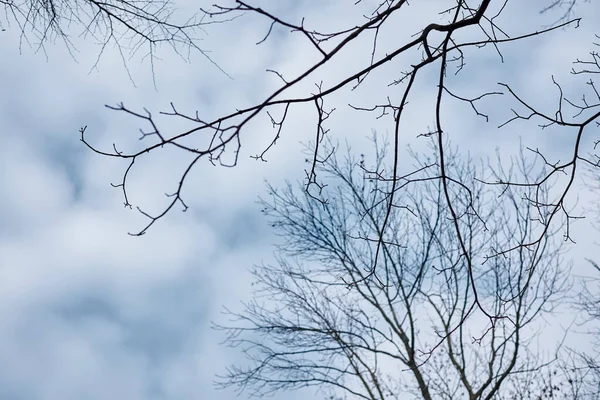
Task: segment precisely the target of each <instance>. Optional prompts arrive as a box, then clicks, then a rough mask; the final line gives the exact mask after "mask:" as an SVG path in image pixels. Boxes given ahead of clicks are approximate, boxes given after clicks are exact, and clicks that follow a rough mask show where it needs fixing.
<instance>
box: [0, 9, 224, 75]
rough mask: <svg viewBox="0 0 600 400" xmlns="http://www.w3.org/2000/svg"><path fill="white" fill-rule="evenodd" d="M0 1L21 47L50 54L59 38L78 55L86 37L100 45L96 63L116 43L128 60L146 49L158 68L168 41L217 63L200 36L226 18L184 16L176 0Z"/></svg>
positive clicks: (0, 23)
mask: <svg viewBox="0 0 600 400" xmlns="http://www.w3.org/2000/svg"><path fill="white" fill-rule="evenodd" d="M0 5H3V6H4V20H0V28H1V29H2V31H5V30H7V28H8V29H10V28H11V27H12V25H13V24H14V25H15V26H16V28H17V29H18V30H19V31H20V33H21V35H20V46H22V45H23V43H28V44H29V45H31V46H34V48H35V49H36V50H42V51H44V52H45V46H46V44H47V43H48V42H54V41H56V40H59V41H62V42H63V43H64V45H66V46H67V48H68V50H69V51H70V52H71V55H73V56H74V51H75V50H76V49H75V46H74V43H73V39H72V38H73V37H78V36H81V37H84V38H85V39H88V40H91V41H93V42H94V43H95V44H97V45H99V46H100V51H99V54H98V58H97V60H96V63H95V64H94V67H96V66H97V64H98V62H99V60H100V57H101V56H102V54H103V53H104V51H105V49H106V48H107V47H108V46H110V45H114V46H116V48H117V49H118V51H119V53H120V54H121V57H122V58H123V61H124V62H125V61H127V60H128V59H129V58H130V56H131V55H133V54H134V53H136V52H137V51H139V50H140V49H145V51H146V57H149V59H150V62H151V63H152V66H153V62H154V59H155V52H156V49H157V47H158V46H160V45H162V44H166V45H169V46H170V47H171V48H173V49H174V50H175V52H177V53H178V54H179V55H181V56H182V57H184V58H187V57H188V55H189V52H190V51H192V50H194V51H198V52H200V53H202V54H203V55H204V56H205V57H207V58H208V59H209V60H210V61H211V62H212V60H211V59H210V58H209V55H208V53H207V52H206V51H205V50H204V49H202V48H200V47H199V46H198V41H199V40H200V36H199V35H202V34H204V33H205V32H204V28H203V27H204V26H205V25H209V24H212V23H218V22H223V21H222V20H220V19H218V18H212V19H209V18H207V15H206V14H205V13H204V12H202V10H200V9H199V10H198V13H196V14H193V15H188V16H184V18H183V19H182V18H179V20H178V18H175V15H174V14H175V11H176V8H175V5H174V3H173V1H172V0H142V1H130V0H107V1H103V0H89V1H88V0H32V1H22V0H0ZM3 22H4V24H3ZM213 64H214V63H213Z"/></svg>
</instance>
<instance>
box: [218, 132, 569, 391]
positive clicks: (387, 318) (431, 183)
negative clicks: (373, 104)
mask: <svg viewBox="0 0 600 400" xmlns="http://www.w3.org/2000/svg"><path fill="white" fill-rule="evenodd" d="M322 146H324V151H325V152H326V153H327V157H326V158H325V159H323V160H319V162H318V163H317V166H316V168H317V170H318V172H319V173H320V174H321V175H327V176H328V178H327V183H328V186H327V187H325V188H324V189H323V192H322V193H321V196H322V197H320V198H315V196H311V195H310V193H307V192H306V191H303V190H302V188H300V189H299V190H296V189H295V188H294V187H293V186H291V185H289V186H288V187H287V188H285V189H283V190H277V189H275V188H272V187H271V188H270V195H271V196H270V199H269V200H265V201H263V202H262V205H263V206H264V213H265V214H266V215H267V216H268V217H269V218H270V219H271V220H272V225H273V226H274V227H275V229H276V230H277V232H278V233H279V235H280V236H281V238H282V243H281V244H280V245H279V246H278V252H277V262H276V264H275V265H260V266H256V267H255V268H254V269H253V274H254V276H255V278H256V285H257V286H256V287H257V289H256V294H255V298H254V300H252V301H250V302H249V303H247V304H245V309H244V311H243V312H241V313H233V312H229V315H230V316H231V317H233V318H232V322H230V323H231V325H229V326H219V328H220V329H223V330H224V331H225V332H226V333H227V343H228V344H229V345H232V346H239V347H240V348H241V349H242V350H243V351H244V353H245V354H246V356H247V357H248V359H249V362H250V365H249V366H247V367H243V366H242V367H240V366H233V367H231V368H230V369H229V370H228V373H227V374H226V375H225V376H224V377H222V378H223V379H222V381H221V384H222V385H224V386H228V385H233V386H236V387H237V388H238V389H239V390H244V389H247V390H248V391H249V392H250V393H252V394H254V395H265V394H270V393H273V392H275V391H279V390H288V389H295V388H301V387H307V386H317V387H319V388H321V389H322V390H323V391H324V393H326V394H328V395H331V397H330V398H331V399H333V398H362V399H378V400H383V399H404V398H422V399H459V398H460V399H519V398H520V399H533V398H537V397H535V396H538V395H540V396H542V395H544V393H549V391H548V390H549V389H548V387H550V388H552V387H557V386H556V385H554V384H552V385H550V386H548V385H546V384H545V383H547V382H545V381H543V380H542V379H541V378H542V374H544V373H551V371H550V369H549V367H550V366H551V365H552V362H553V360H554V358H553V357H550V358H549V359H548V358H546V359H544V357H542V356H540V354H536V351H535V350H534V349H535V347H536V343H537V341H538V340H539V336H540V334H541V332H542V331H543V329H544V323H543V320H544V317H545V316H547V315H548V314H549V313H552V312H553V310H554V308H555V307H556V305H557V304H558V302H561V301H564V298H565V296H567V295H568V289H569V268H568V265H565V263H564V261H563V259H562V256H561V254H562V250H561V243H563V242H561V241H557V240H555V238H554V234H555V233H556V231H552V232H548V234H546V235H544V236H543V239H542V244H541V247H540V250H539V251H531V250H530V249H529V248H527V247H526V246H522V245H520V244H523V243H527V242H529V241H530V240H532V238H534V237H536V236H537V235H538V229H539V228H538V227H537V226H536V224H534V223H533V221H534V220H535V219H536V218H538V216H537V212H538V210H537V208H536V207H534V206H532V205H531V203H530V202H529V201H528V200H526V199H524V198H522V197H521V196H520V195H519V194H517V193H516V192H515V191H514V188H513V187H506V188H504V189H502V190H503V191H504V197H503V198H502V199H500V198H499V197H498V194H499V191H497V190H494V188H490V187H489V186H487V185H485V184H484V183H482V182H481V180H482V178H483V177H482V176H481V174H482V173H487V172H486V171H488V167H487V166H483V165H482V166H481V167H477V166H476V164H475V163H474V162H473V161H471V160H466V161H465V160H461V159H460V158H459V157H458V155H457V153H456V152H455V151H452V150H451V149H450V148H449V147H448V146H446V147H444V151H445V152H446V157H447V158H446V165H445V168H447V171H448V173H451V174H452V176H454V177H457V179H460V180H461V181H470V182H471V181H474V182H479V183H478V184H476V185H474V186H473V187H472V188H471V189H470V190H469V191H465V190H462V189H458V188H457V189H456V190H451V191H449V192H448V193H445V189H444V187H443V186H444V184H443V179H444V178H443V171H442V168H441V166H440V165H439V164H438V163H437V161H436V160H439V158H435V157H434V158H427V157H425V156H422V155H417V154H415V153H412V154H413V156H414V158H413V161H414V164H415V166H416V171H417V172H415V173H411V174H409V175H406V176H403V177H399V178H398V179H395V180H392V179H388V178H387V177H386V176H385V174H384V171H385V170H386V168H385V167H386V164H385V159H386V156H385V151H386V149H387V148H388V147H389V146H387V145H384V146H377V147H378V151H377V156H376V159H375V163H374V165H373V166H369V165H367V161H366V160H365V158H360V159H358V160H356V159H354V158H353V157H352V156H351V155H350V156H348V157H346V158H344V159H343V160H339V159H338V157H337V154H336V152H335V150H334V149H333V148H332V147H331V146H330V145H327V143H326V142H323V143H322ZM434 147H435V146H434ZM391 159H392V161H393V159H394V158H393V157H392V158H391ZM432 160H433V161H432ZM483 167H485V168H483ZM531 171H532V165H530V164H529V163H528V162H527V161H526V159H525V158H524V156H523V155H521V158H516V159H515V160H514V163H513V165H512V166H511V169H510V171H506V170H504V169H503V168H499V169H498V170H496V172H495V174H496V175H495V176H496V177H497V178H502V179H515V178H517V177H518V178H520V179H523V180H524V181H526V182H527V181H535V180H536V179H538V178H539V177H537V176H530V173H531ZM324 179H325V178H324ZM392 190H393V191H394V194H395V196H394V201H393V202H392V203H391V207H389V204H390V203H389V197H390V193H391V192H392ZM527 191H528V192H529V194H530V195H534V193H533V192H537V193H536V194H535V195H536V196H538V198H539V199H546V197H547V193H548V191H547V188H546V186H545V184H544V185H540V186H535V187H528V188H527ZM447 195H448V196H450V201H451V204H453V207H454V211H452V210H451V208H450V207H449V205H448V202H447V201H446V199H445V197H446V196H447ZM325 198H326V199H327V201H324V199H325ZM506 199H509V200H510V201H506ZM453 213H458V214H460V215H461V217H460V219H458V221H459V223H460V229H461V232H463V236H462V238H459V237H458V235H457V233H456V230H455V229H454V223H455V219H454V217H453ZM463 244H466V253H465V249H464V248H463ZM519 245H520V246H519ZM379 246H381V250H380V252H381V253H380V254H381V255H380V257H381V259H380V262H379V263H378V264H377V266H376V269H375V270H373V269H372V268H373V260H374V258H375V257H377V254H378V247H379ZM506 246H515V247H516V248H517V249H518V250H517V251H514V252H510V253H505V254H504V255H503V256H502V257H492V258H489V257H487V256H486V255H487V254H490V253H494V251H495V249H497V248H504V247H506ZM469 260H471V261H469ZM469 262H471V263H472V264H471V267H470V266H469ZM470 274H473V275H474V276H473V281H472V282H473V283H474V285H475V287H473V286H472V285H471V284H470V282H471V281H470V280H469V279H468V277H469V275H470ZM477 303H479V304H481V305H482V307H483V308H485V309H486V310H489V312H490V313H491V314H493V316H492V317H491V318H489V317H488V316H487V315H485V314H484V313H482V312H481V311H480V308H478V307H476V304H477ZM559 339H560V338H559ZM559 342H560V340H559V341H558V342H557V346H558V343H559ZM532 382H534V383H532ZM548 382H550V381H548ZM536 385H537V386H536ZM536 387H537V389H538V392H536ZM409 394H410V395H411V396H413V397H410V396H409V397H407V396H408V395H409ZM556 394H560V393H556ZM336 396H347V397H336ZM554 398H558V396H555V397H554ZM565 398H568V397H565Z"/></svg>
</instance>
